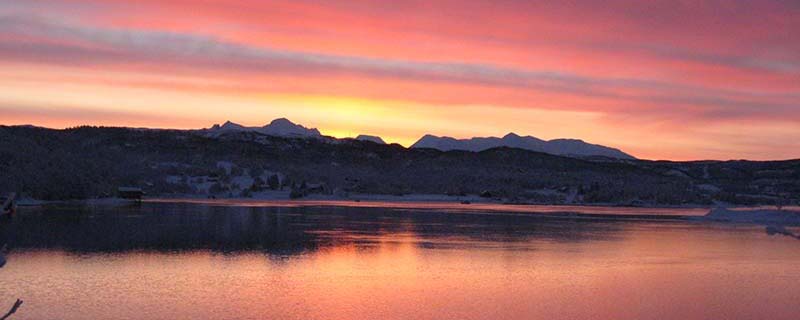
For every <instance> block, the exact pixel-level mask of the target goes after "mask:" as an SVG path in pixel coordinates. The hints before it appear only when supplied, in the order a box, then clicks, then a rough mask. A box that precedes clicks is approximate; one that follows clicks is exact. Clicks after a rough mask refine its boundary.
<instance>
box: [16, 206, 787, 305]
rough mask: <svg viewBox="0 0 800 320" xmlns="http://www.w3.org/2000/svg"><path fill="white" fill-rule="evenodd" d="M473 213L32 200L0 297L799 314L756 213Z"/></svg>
mask: <svg viewBox="0 0 800 320" xmlns="http://www.w3.org/2000/svg"><path fill="white" fill-rule="evenodd" d="M512 211H513V210H512ZM474 213H481V212H480V210H477V211H474V212H473V211H470V212H460V213H454V212H452V210H445V209H437V208H426V210H415V209H414V208H409V207H408V206H395V207H389V208H380V207H374V206H364V205H358V206H354V207H346V206H337V207H327V206H322V205H320V206H311V207H297V206H284V205H277V206H270V205H258V206H247V207H243V206H238V205H231V204H224V205H214V204H208V203H166V202H158V203H144V204H142V205H139V206H126V207H77V206H61V207H59V206H51V207H47V208H38V209H33V208H26V209H24V210H23V212H22V213H21V214H20V215H19V216H17V217H16V218H15V219H14V220H13V221H4V222H1V223H0V237H3V238H2V239H0V241H6V242H8V243H9V246H10V247H11V248H12V252H11V253H10V254H9V256H8V264H7V265H6V266H5V267H4V268H2V269H0V309H5V308H7V307H6V305H8V306H10V305H11V304H12V303H13V300H14V299H16V298H18V297H19V298H22V299H23V300H25V304H24V306H23V307H22V308H21V309H20V311H19V313H18V314H17V315H14V318H13V319H797V318H798V316H800V311H798V310H800V308H798V306H800V268H798V266H800V241H798V240H797V239H794V238H790V237H784V236H769V235H768V234H767V233H766V232H765V228H764V227H763V226H747V225H724V224H711V223H698V222H688V221H681V220H664V219H661V220H659V219H638V218H637V219H625V220H614V219H608V218H597V219H592V218H586V217H567V218H564V217H561V218H552V217H550V218H548V217H543V216H542V215H540V214H519V213H517V214H499V213H494V214H474ZM622 213H625V214H630V212H622ZM795 231H796V230H795Z"/></svg>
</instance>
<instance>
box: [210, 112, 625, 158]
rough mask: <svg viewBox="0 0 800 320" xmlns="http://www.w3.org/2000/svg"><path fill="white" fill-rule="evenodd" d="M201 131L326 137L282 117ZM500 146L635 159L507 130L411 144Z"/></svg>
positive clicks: (606, 149)
mask: <svg viewBox="0 0 800 320" xmlns="http://www.w3.org/2000/svg"><path fill="white" fill-rule="evenodd" d="M202 131H203V132H205V133H206V135H208V136H210V137H219V136H220V135H222V134H225V133H230V132H256V133H260V134H264V135H269V136H278V137H290V138H325V137H324V136H323V135H322V134H321V133H320V132H319V130H317V129H315V128H306V127H304V126H302V125H299V124H295V123H293V122H292V121H289V120H288V119H285V118H280V119H275V120H273V121H272V122H270V123H269V124H268V125H265V126H263V127H246V126H243V125H240V124H236V123H233V122H230V121H227V122H225V123H224V124H222V125H219V124H216V125H214V126H213V127H211V128H210V129H203V130H202ZM356 140H360V141H371V142H374V143H378V144H386V142H384V140H383V139H381V137H378V136H371V135H359V136H358V137H356ZM500 147H508V148H517V149H523V150H529V151H536V152H543V153H548V154H553V155H560V156H569V157H592V156H600V157H608V158H616V159H636V158H634V157H633V156H631V155H629V154H627V153H625V152H622V151H621V150H619V149H616V148H611V147H606V146H602V145H598V144H591V143H587V142H584V141H583V140H577V139H554V140H549V141H548V140H542V139H539V138H536V137H533V136H524V137H523V136H520V135H517V134H515V133H509V134H507V135H505V136H504V137H502V138H497V137H480V138H471V139H455V138H451V137H439V136H434V135H430V134H427V135H425V136H423V137H422V138H421V139H419V141H417V142H416V143H414V144H413V145H411V148H418V149H421V148H428V149H436V150H440V151H451V150H462V151H472V152H480V151H484V150H488V149H493V148H500Z"/></svg>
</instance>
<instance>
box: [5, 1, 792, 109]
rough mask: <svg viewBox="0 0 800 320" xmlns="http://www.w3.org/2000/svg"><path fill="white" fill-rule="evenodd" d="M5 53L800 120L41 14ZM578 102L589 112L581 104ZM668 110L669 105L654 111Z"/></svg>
mask: <svg viewBox="0 0 800 320" xmlns="http://www.w3.org/2000/svg"><path fill="white" fill-rule="evenodd" d="M0 30H2V31H0V36H2V37H3V38H4V39H10V40H11V41H3V42H2V43H0V57H3V58H4V59H6V60H17V61H24V62H33V63H53V64H60V65H74V64H85V65H99V66H109V65H110V66H113V65H119V66H130V65H134V66H150V67H153V68H158V67H164V66H166V67H181V68H189V69H198V70H216V71H220V72H234V71H235V72H238V73H255V74H285V75H293V76H297V75H301V76H302V75H306V76H313V77H326V76H335V75H340V74H344V75H355V76H361V77H366V78H376V79H400V80H404V81H412V82H414V81H417V82H431V83H448V84H456V85H463V86H483V87H499V88H509V89H512V90H521V91H533V92H549V93H552V94H558V95H568V96H581V97H589V98H599V99H607V100H611V101H619V102H620V105H621V106H620V107H618V108H617V111H620V112H630V113H631V114H638V113H647V112H652V111H651V110H652V109H653V108H656V107H648V106H651V105H661V106H672V107H671V108H669V107H668V109H669V110H672V111H674V112H675V113H681V112H683V113H684V117H697V118H700V119H713V118H730V117H752V116H756V117H771V116H776V117H786V116H790V117H800V116H798V115H797V114H796V112H795V111H796V108H797V104H796V102H795V101H796V100H795V98H796V97H797V96H800V93H797V92H789V93H763V92H751V91H744V90H731V89H715V88H708V87H701V86H694V85H687V84H680V83H672V82H667V81H661V80H650V79H636V78H614V77H588V76H583V75H579V74H575V73H567V72H557V71H550V70H529V69H520V68H507V67H500V66H496V65H491V64H477V63H459V62H425V61H410V60H393V59H378V58H368V57H359V56H345V55H332V54H323V53H313V52H301V51H290V50H279V49H274V48H269V47H263V46H252V45H246V44H239V43H234V42H230V41H225V40H221V39H218V38H215V37H209V36H203V35H194V34H184V33H174V32H164V31H145V30H129V29H117V28H97V27H90V26H86V25H80V24H73V23H67V22H64V21H58V20H57V19H52V18H45V17H41V16H20V15H16V16H10V15H6V16H0ZM574 108H577V109H580V108H582V107H581V106H575V107H574ZM654 112H655V113H661V112H663V111H658V110H656V111H654Z"/></svg>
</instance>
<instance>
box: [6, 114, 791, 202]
mask: <svg viewBox="0 0 800 320" xmlns="http://www.w3.org/2000/svg"><path fill="white" fill-rule="evenodd" d="M119 186H139V187H142V188H143V189H144V190H145V191H146V192H147V193H148V194H149V195H166V194H192V195H203V196H206V195H215V196H234V197H247V196H252V195H253V194H257V193H258V192H262V191H265V190H281V189H282V190H284V191H287V192H288V191H289V190H293V191H294V192H292V195H293V196H304V195H307V194H313V193H323V194H331V195H336V196H342V197H346V196H348V195H349V194H352V193H370V194H392V195H406V194H450V195H482V196H484V197H487V198H496V199H499V200H502V201H512V202H513V201H518V202H537V203H617V204H685V203H694V204H709V203H711V202H712V201H715V200H716V201H724V202H731V203H751V204H755V203H762V204H774V203H776V202H787V201H795V202H796V201H797V200H798V193H799V191H800V161H797V160H795V161H776V162H752V161H730V162H715V161H708V162H664V161H661V162H653V161H639V160H616V159H608V158H592V159H575V158H568V157H560V156H553V155H548V154H544V153H538V152H532V151H527V150H522V149H512V148H505V147H504V148H494V149H489V150H485V151H482V152H477V153H476V152H468V151H449V152H442V151H437V150H432V149H406V148H404V147H402V146H399V145H396V144H392V145H381V144H377V143H373V142H370V141H359V140H355V139H343V140H336V139H332V138H325V137H322V138H285V137H276V136H269V135H264V134H261V133H259V132H241V131H236V132H230V133H223V134H220V135H218V136H214V137H210V136H208V135H204V134H202V133H200V132H197V131H176V130H139V129H127V128H98V127H80V128H73V129H68V130H52V129H43V128H33V127H0V191H2V190H14V191H17V192H20V193H22V195H23V196H27V197H32V198H36V199H45V200H54V199H83V198H93V197H104V196H113V195H114V194H115V192H116V189H117V187H119Z"/></svg>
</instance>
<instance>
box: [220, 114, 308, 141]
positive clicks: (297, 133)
mask: <svg viewBox="0 0 800 320" xmlns="http://www.w3.org/2000/svg"><path fill="white" fill-rule="evenodd" d="M205 131H206V132H207V133H208V134H209V135H211V136H218V135H220V134H222V133H226V132H237V131H242V132H257V133H261V134H265V135H270V136H279V137H299V138H305V137H321V136H322V134H321V133H320V132H319V130H317V129H315V128H311V129H309V128H306V127H304V126H301V125H299V124H295V123H293V122H291V121H289V119H286V118H280V119H275V120H272V122H270V123H269V124H267V125H265V126H263V127H246V126H243V125H240V124H237V123H234V122H231V121H226V122H225V123H224V124H222V125H219V124H215V125H214V126H213V127H211V128H210V129H206V130H205Z"/></svg>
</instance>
